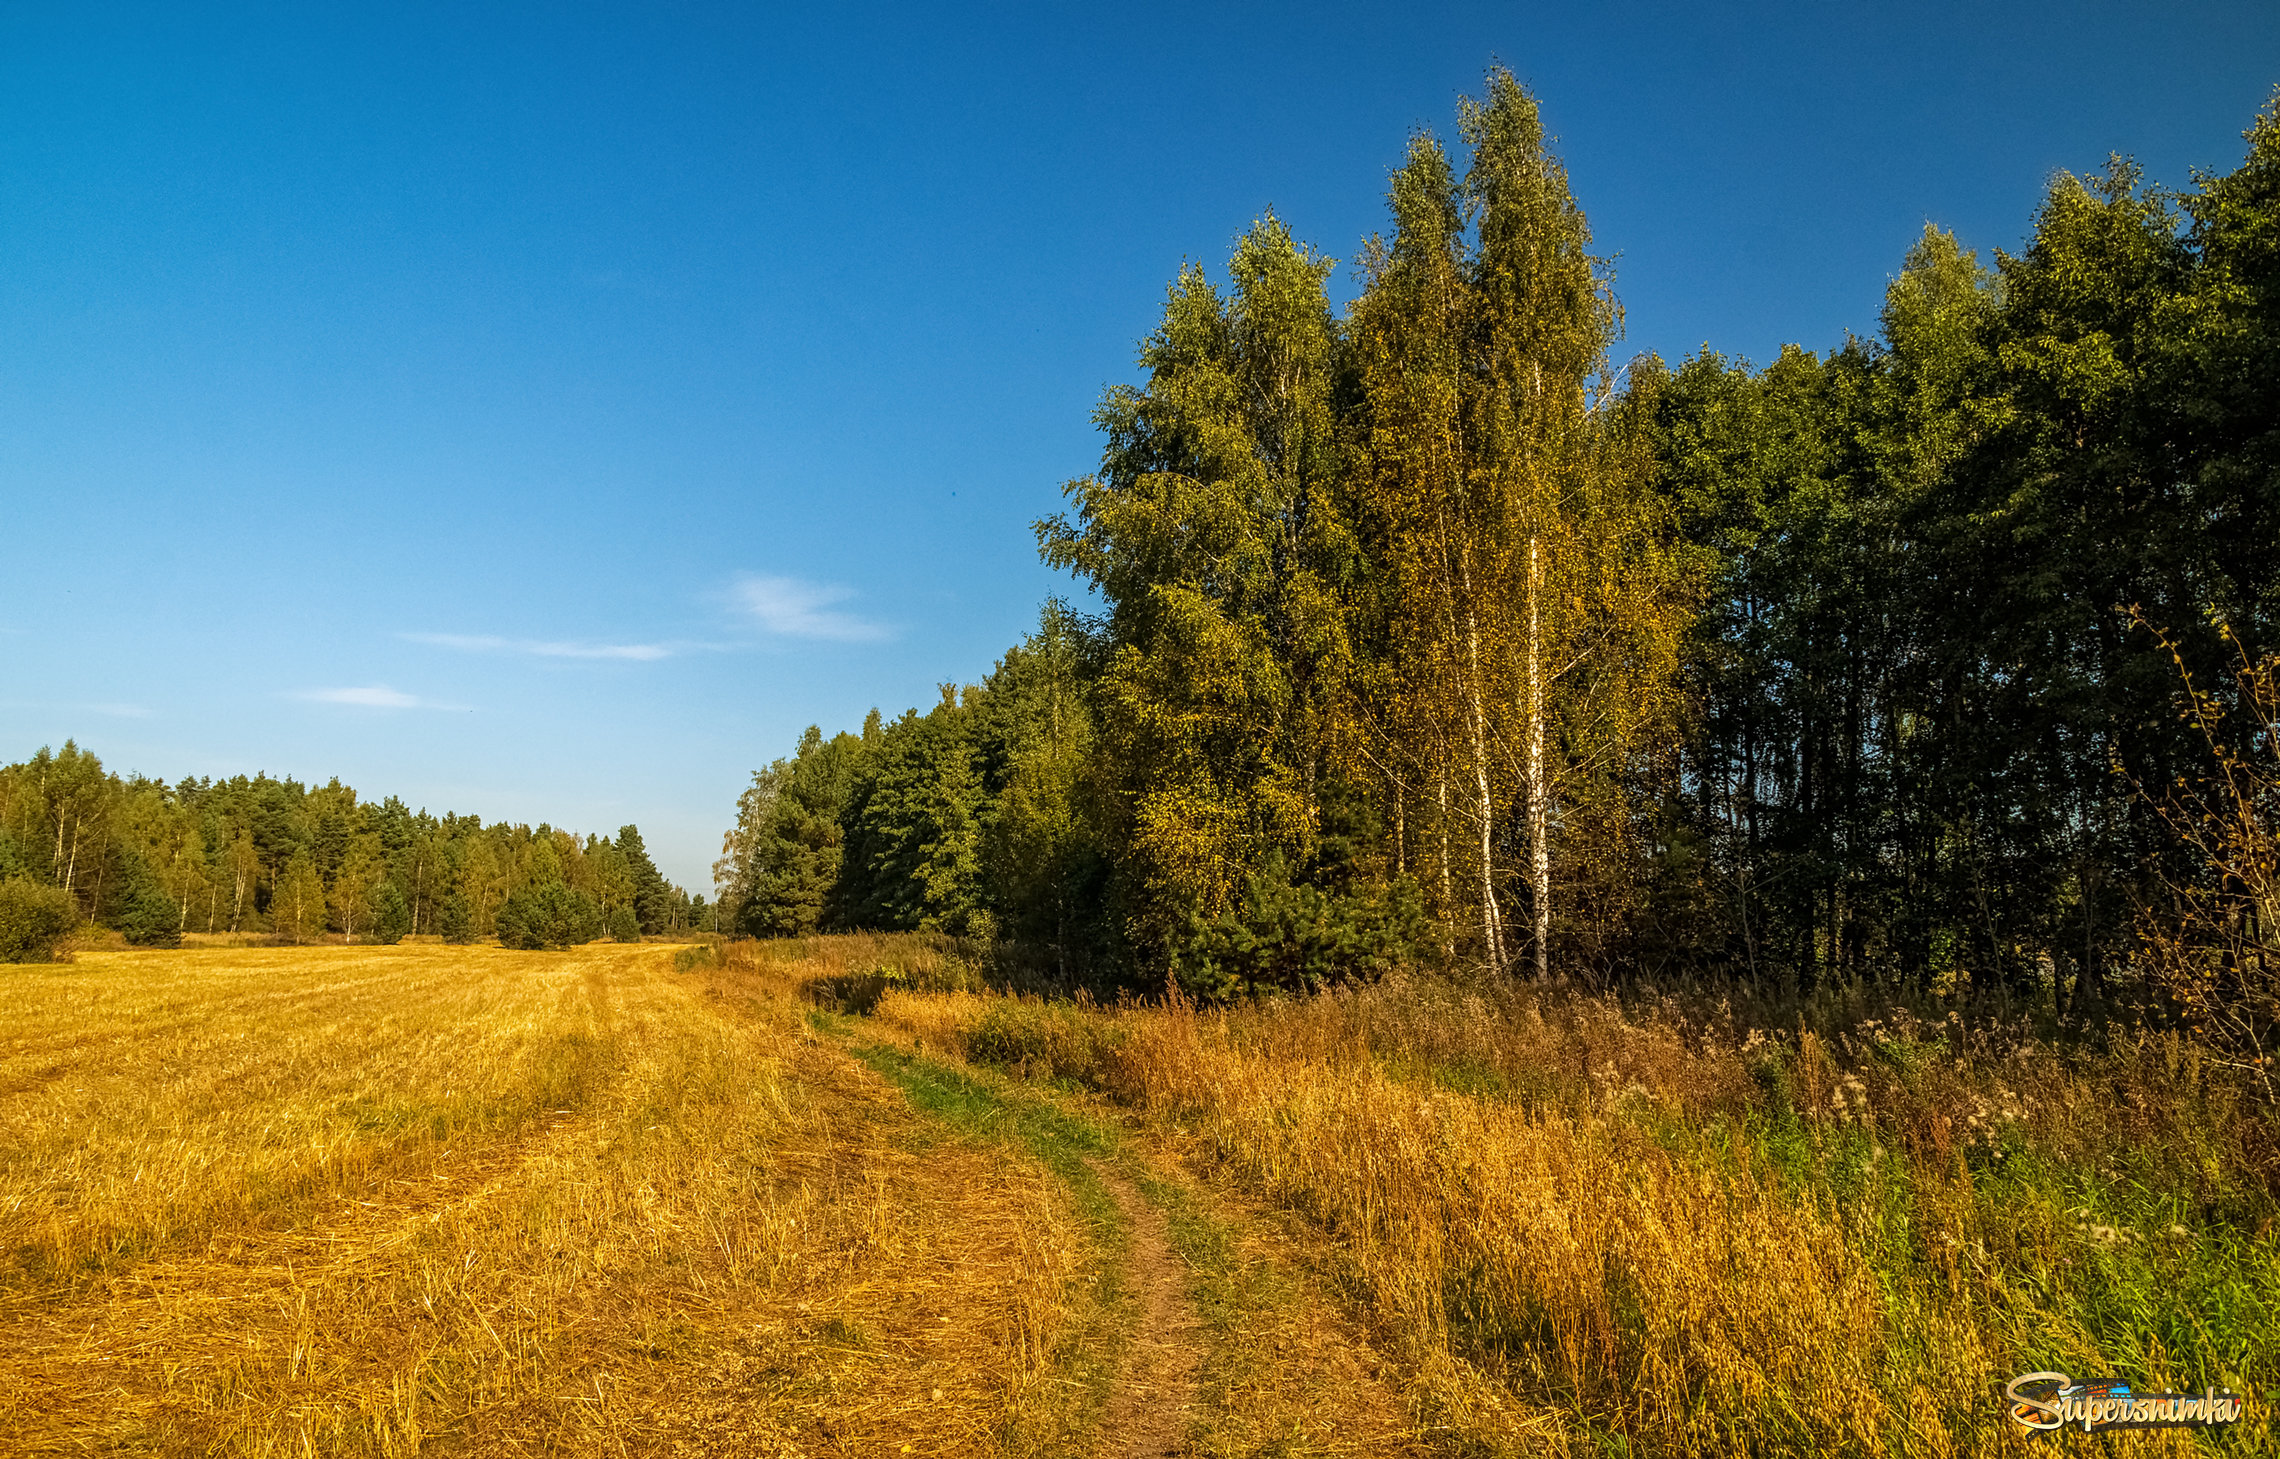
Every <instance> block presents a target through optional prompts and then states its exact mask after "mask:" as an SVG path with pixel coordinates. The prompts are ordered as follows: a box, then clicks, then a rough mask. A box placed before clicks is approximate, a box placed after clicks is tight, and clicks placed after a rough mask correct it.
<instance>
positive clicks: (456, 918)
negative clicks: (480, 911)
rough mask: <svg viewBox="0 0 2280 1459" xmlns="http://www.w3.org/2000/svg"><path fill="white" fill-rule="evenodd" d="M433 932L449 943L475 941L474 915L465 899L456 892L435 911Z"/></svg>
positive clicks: (446, 898)
mask: <svg viewBox="0 0 2280 1459" xmlns="http://www.w3.org/2000/svg"><path fill="white" fill-rule="evenodd" d="M435 930H436V931H438V932H440V933H442V934H443V940H444V941H445V942H450V943H462V944H463V943H469V942H473V941H474V940H475V913H474V909H472V908H470V907H469V906H468V905H467V899H466V898H465V897H463V896H461V895H459V893H457V892H453V893H452V894H451V895H450V896H448V897H445V898H444V899H443V905H442V907H440V908H438V909H437V911H436V918H435Z"/></svg>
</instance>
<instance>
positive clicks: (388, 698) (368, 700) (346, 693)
mask: <svg viewBox="0 0 2280 1459" xmlns="http://www.w3.org/2000/svg"><path fill="white" fill-rule="evenodd" d="M291 697H292V698H295V699H305V700H307V701H309V702H310V703H312V704H349V705H354V706H356V707H357V708H359V709H465V708H466V707H467V706H466V705H464V704H438V703H437V702H435V701H434V700H432V699H422V698H420V697H419V696H418V695H416V694H406V693H404V692H403V691H402V690H401V689H391V688H389V687H388V686H387V685H385V684H366V685H362V686H359V687H355V688H347V689H297V690H295V691H294V692H293V694H292V696H291Z"/></svg>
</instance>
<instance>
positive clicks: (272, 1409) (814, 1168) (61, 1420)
mask: <svg viewBox="0 0 2280 1459" xmlns="http://www.w3.org/2000/svg"><path fill="white" fill-rule="evenodd" d="M674 960H675V949H673V948H670V947H654V948H641V947H629V948H618V947H606V946H598V947H594V948H587V949H578V950H573V951H571V952H568V953H562V954H529V953H509V952H503V951H500V950H497V949H482V948H472V949H470V948H443V947H402V948H395V949H379V948H323V949H313V948H312V949H276V950H263V949H243V950H241V949H215V950H201V951H181V952H162V953H120V952H100V951H98V952H90V953H86V954H83V955H82V956H81V958H80V960H79V961H78V962H77V963H76V964H72V965H68V966H60V967H30V968H23V969H11V970H9V971H8V972H7V973H5V974H0V1030H4V1031H5V1032H4V1033H0V1253H4V1254H5V1255H4V1256H0V1261H4V1262H5V1266H4V1267H0V1329H4V1330H5V1331H6V1332H7V1333H8V1334H9V1339H8V1341H7V1342H6V1343H5V1344H0V1433H4V1434H6V1435H7V1436H8V1439H7V1443H6V1445H5V1447H6V1448H7V1450H8V1451H9V1452H12V1453H81V1452H90V1451H111V1450H121V1451H134V1452H157V1453H200V1454H206V1453H218V1454H248V1455H251V1454H283V1453H296V1454H298V1453H325V1454H376V1455H406V1454H413V1453H460V1452H464V1453H482V1454H512V1453H537V1452H579V1453H585V1452H595V1453H641V1452H659V1453H662V1452H686V1453H706V1452H746V1453H763V1454H772V1453H790V1452H797V1451H801V1450H805V1451H808V1452H827V1451H828V1450H829V1449H831V1448H841V1449H848V1450H852V1451H855V1452H882V1451H883V1452H895V1451H896V1450H897V1449H899V1447H900V1445H901V1444H903V1443H909V1442H912V1441H913V1440H914V1439H916V1438H923V1439H924V1440H925V1441H926V1442H927V1443H928V1445H929V1447H930V1449H931V1450H932V1451H933V1452H940V1453H997V1452H1003V1451H1004V1450H1005V1444H1006V1439H1007V1436H1008V1435H1009V1434H1020V1433H1032V1432H1034V1433H1052V1432H1058V1430H1057V1429H1056V1428H1055V1427H1054V1423H1053V1422H1051V1421H1050V1420H1051V1418H1052V1415H1053V1412H1054V1411H1055V1410H1054V1405H1056V1404H1058V1403H1059V1402H1060V1398H1059V1396H1058V1394H1056V1393H1054V1392H1052V1391H1050V1390H1051V1388H1052V1385H1051V1383H1050V1366H1051V1362H1052V1357H1053V1352H1054V1347H1055V1341H1056V1335H1057V1324H1059V1323H1060V1322H1061V1321H1062V1320H1063V1316H1064V1313H1065V1311H1066V1305H1067V1288H1068V1285H1069V1283H1070V1280H1071V1274H1072V1273H1073V1271H1074V1269H1075V1265H1076V1260H1077V1258H1076V1252H1077V1249H1078V1247H1079V1244H1080V1242H1081V1233H1080V1232H1078V1231H1077V1230H1075V1229H1074V1224H1073V1221H1072V1218H1071V1216H1070V1213H1069V1211H1068V1210H1067V1207H1066V1201H1065V1199H1064V1197H1063V1195H1062V1194H1061V1193H1060V1192H1059V1190H1058V1189H1057V1187H1056V1186H1055V1185H1054V1183H1053V1182H1052V1181H1051V1180H1050V1179H1049V1178H1048V1177H1047V1176H1046V1174H1045V1173H1044V1172H1042V1171H1040V1170H1037V1169H1035V1168H1033V1167H1030V1166H1026V1165H1024V1164H1023V1163H1022V1162H1020V1161H1018V1160H1016V1161H1009V1160H1007V1159H1006V1158H1005V1157H1004V1155H1003V1152H999V1151H994V1150H985V1149H981V1148H978V1147H977V1148H967V1147H964V1146H960V1145H958V1144H956V1143H955V1142H951V1143H947V1144H946V1143H944V1142H941V1141H939V1140H936V1139H934V1138H933V1137H932V1136H931V1135H930V1134H929V1133H928V1132H927V1131H926V1130H925V1129H924V1128H923V1126H922V1123H921V1122H920V1121H919V1120H917V1119H916V1117H914V1116H913V1115H912V1114H911V1112H910V1111H909V1110H908V1109H907V1108H906V1107H905V1106H904V1105H903V1103H902V1101H901V1100H900V1099H899V1097H897V1096H895V1094H894V1093H893V1091H891V1090H889V1089H887V1088H885V1087H884V1086H883V1085H881V1083H880V1082H879V1081H878V1080H877V1079H875V1078H872V1077H870V1076H869V1075H867V1074H866V1073H865V1072H864V1071H862V1070H860V1069H859V1068H857V1067H855V1066H853V1065H852V1064H850V1063H849V1062H848V1061H846V1060H845V1059H843V1058H840V1057H837V1056H836V1055H832V1054H830V1053H829V1052H828V1051H826V1050H823V1049H821V1048H819V1047H817V1046H816V1045H815V1044H814V1043H813V1042H812V1040H811V1039H810V1037H809V1036H808V1035H807V1033H806V1031H805V1028H804V1025H803V1024H802V1022H801V1015H800V1010H799V1009H798V1008H796V1007H794V1006H793V1005H791V1004H790V1003H788V1002H787V1001H785V1000H784V999H782V998H781V997H777V996H771V995H769V994H768V993H767V991H766V990H765V989H759V988H756V987H753V986H751V985H750V984H749V980H742V979H740V978H739V977H738V976H736V974H735V973H734V970H732V969H721V968H717V967H715V968H712V969H710V970H709V971H708V970H703V969H700V970H695V971H692V972H682V973H676V972H675V971H674V970H673V964H674ZM1038 1413H1044V1414H1045V1415H1046V1418H1045V1419H1044V1420H1039V1419H1037V1418H1036V1417H1035V1416H1036V1415H1037V1414H1038Z"/></svg>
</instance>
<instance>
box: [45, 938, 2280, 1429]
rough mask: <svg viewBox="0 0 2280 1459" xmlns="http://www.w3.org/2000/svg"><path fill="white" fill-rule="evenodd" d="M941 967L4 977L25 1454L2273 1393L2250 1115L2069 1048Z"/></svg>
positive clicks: (1896, 1416) (1840, 1422) (90, 959)
mask: <svg viewBox="0 0 2280 1459" xmlns="http://www.w3.org/2000/svg"><path fill="white" fill-rule="evenodd" d="M972 981H973V980H972V978H971V977H970V974H969V973H968V971H967V970H966V969H965V968H963V967H962V965H960V964H959V963H958V962H957V959H956V950H955V949H954V948H952V947H951V946H949V945H948V944H946V943H943V942H940V941H930V940H926V939H920V938H899V939H887V938H861V937H850V938H831V939H816V940H812V941H808V942H794V943H774V944H759V945H753V944H734V945H731V946H730V947H728V948H727V949H725V950H723V951H722V952H720V953H717V954H716V953H714V952H712V951H709V950H705V949H696V948H674V947H667V946H658V945H648V946H617V945H609V944H597V945H594V946H591V947H587V948H583V949H577V950H573V951H569V952H563V953H523V952H506V951H502V950H499V949H494V948H482V947H473V948H453V947H443V946H436V945H428V946H418V945H404V946H397V947H392V948H379V947H353V948H351V947H322V948H298V949H294V948H275V949H270V948H221V947H213V948H195V949H185V950H180V951H168V952H124V951H102V952H85V953H82V954H81V955H80V957H79V959H78V960H77V961H76V962H74V963H69V964H59V965H29V966H18V967H9V968H6V969H0V1332H4V1333H5V1334H6V1340H5V1341H4V1342H0V1452H7V1453H23V1454H82V1453H166V1454H174V1453H181V1454H246V1455H254V1454H276V1455H285V1454H336V1453H337V1454H379V1455H406V1454H415V1453H417V1454H538V1453H558V1454H587V1453H596V1454H689V1455H711V1454H722V1455H727V1454H737V1455H769V1456H776V1455H826V1454H848V1455H870V1454H895V1453H905V1452H907V1453H916V1454H976V1455H981V1454H1018V1455H1077V1454H1102V1455H1127V1454H1132V1455H1137V1454H1160V1453H1191V1454H1209V1455H1234V1454H1275V1455H1313V1454H1320V1455H1329V1454H1417V1455H1424V1454H1484V1455H1485V1454H1573V1455H1599V1454H1658V1455H1662V1454H1668V1455H1690V1454H1721V1453H1722V1454H1789V1453H1852V1454H1863V1455H1867V1454H1923V1455H1938V1454H1976V1453H1999V1452H2011V1451H2018V1452H2026V1451H2027V1449H2028V1447H2029V1445H2030V1441H2028V1440H2026V1439H2024V1438H2022V1437H2020V1436H2018V1435H2016V1434H2014V1433H2013V1432H2012V1431H2011V1430H2010V1429H2009V1427H2008V1425H2006V1424H2005V1423H2004V1422H2003V1421H2001V1420H2000V1418H1999V1416H1998V1412H1997V1403H1996V1398H1995V1389H1996V1385H1997V1384H1999V1383H2000V1382H2001V1380H2002V1379H2004V1378H2006V1377H2008V1376H2011V1375H2012V1374H2015V1373H2018V1372H2021V1371H2026V1370H2029V1369H2034V1368H2058V1369H2064V1370H2066V1371H2068V1372H2071V1373H2074V1374H2076V1375H2078V1376H2085V1377H2108V1376H2111V1377H2120V1378H2128V1379H2130V1380H2132V1381H2133V1382H2136V1383H2138V1384H2139V1385H2140V1386H2141V1388H2142V1387H2162V1386H2176V1387H2180V1388H2188V1387H2190V1388H2197V1387H2200V1386H2202V1385H2204V1384H2221V1385H2225V1386H2229V1387H2231V1388H2233V1389H2235V1390H2236V1391H2244V1392H2247V1393H2249V1394H2250V1395H2251V1410H2250V1415H2249V1418H2248V1420H2247V1421H2245V1422H2244V1423H2243V1424H2241V1425H2240V1426H2239V1427H2238V1428H2237V1429H2235V1430H2232V1431H2229V1432H2227V1433H2224V1434H2221V1435H2202V1436H2198V1437H2196V1436H2192V1435H2188V1434H2183V1433H2176V1432H2167V1433H2148V1434H2122V1435H2100V1436H2097V1437H2094V1438H2089V1439H2084V1438H2082V1437H2080V1436H2068V1437H2064V1438H2060V1439H2057V1440H2041V1441H2034V1442H2039V1443H2042V1444H2055V1445H2057V1446H2058V1447H2059V1448H2060V1449H2063V1450H2066V1451H2069V1452H2071V1451H2082V1452H2090V1451H2092V1450H2095V1451H2096V1452H2101V1453H2104V1452H2112V1453H2132V1454H2183V1453H2189V1452H2225V1453H2242V1454H2249V1453H2259V1454H2261V1453H2273V1452H2276V1446H2275V1441H2274V1439H2273V1436H2272V1433H2271V1428H2270V1423H2269V1413H2270V1410H2269V1408H2268V1407H2266V1406H2265V1405H2266V1403H2267V1401H2268V1399H2267V1395H2268V1394H2269V1392H2270V1391H2271V1388H2272V1386H2273V1380H2274V1378H2275V1375H2280V1233H2276V1232H2275V1229H2274V1224H2275V1223H2274V1215H2275V1207H2274V1202H2273V1200H2272V1196H2271V1183H2272V1172H2273V1169H2274V1163H2273V1162H2274V1158H2275V1151H2274V1143H2273V1135H2272V1131H2271V1127H2270V1123H2269V1121H2268V1119H2266V1118H2265V1117H2263V1116H2261V1115H2259V1114H2258V1113H2256V1112H2255V1111H2253V1110H2250V1109H2248V1108H2245V1107H2242V1106H2240V1105H2238V1104H2237V1103H2236V1102H2234V1101H2232V1100H2231V1099H2230V1097H2229V1096H2227V1095H2226V1094H2225V1093H2224V1090H2225V1088H2226V1086H2225V1084H2224V1082H2223V1081H2222V1080H2221V1079H2216V1078H2213V1077H2211V1075H2210V1071H2208V1070H2205V1069H2203V1068H2201V1067H2199V1065H2198V1064H2197V1062H2196V1056H2195V1055H2194V1053H2193V1051H2192V1049H2191V1048H2190V1046H2188V1045H2183V1044H2177V1043H2163V1042H2157V1041H2149V1042H2142V1043H2132V1044H2126V1045H2116V1046H2114V1047H2111V1048H2108V1049H2106V1050H2103V1051H2101V1052H2098V1053H2096V1054H2086V1053H2081V1052H2073V1053H2062V1052H2061V1051H2057V1050H2053V1049H2049V1048H2046V1047H2043V1046H2040V1045H2037V1044H2035V1043H2033V1042H2032V1041H2031V1040H2029V1039H2026V1038H2025V1037H2024V1036H2023V1035H2019V1036H2013V1037H1998V1036H1996V1035H1995V1034H1992V1033H1989V1032H1987V1031H1984V1030H1982V1031H1977V1032H1969V1033H1967V1032H1965V1031H1964V1030H1963V1029H1962V1028H1961V1027H1960V1026H1957V1025H1941V1026H1922V1025H1917V1024H1914V1023H1912V1022H1909V1021H1907V1020H1905V1019H1901V1020H1899V1021H1897V1022H1894V1021H1884V1022H1874V1023H1869V1024H1865V1025H1864V1024H1857V1023H1856V1024H1854V1025H1853V1026H1852V1028H1851V1031H1850V1032H1849V1033H1847V1034H1845V1035H1842V1036H1840V1035H1837V1034H1833V1033H1832V1034H1829V1035H1828V1036H1826V1037H1822V1036H1818V1035H1816V1034H1815V1033H1813V1032H1810V1031H1807V1032H1800V1031H1799V1030H1798V1029H1790V1030H1788V1031H1786V1032H1780V1031H1768V1030H1765V1029H1755V1028H1751V1027H1749V1026H1748V1021H1747V1020H1745V1019H1740V1018H1738V1017H1732V1016H1728V1017H1726V1018H1725V1019H1723V1020H1722V1021H1721V1020H1720V1019H1719V1018H1718V1017H1716V1016H1715V1015H1704V1014H1703V1013H1701V1012H1700V1011H1699V1010H1696V1011H1686V1010H1680V1009H1678V1008H1675V1007H1670V1008H1664V1009H1661V1010H1655V1009H1643V1008H1640V1007H1638V1006H1633V1007H1631V1008H1628V1009H1625V1008H1620V1007H1617V1006H1616V1005H1614V1004H1612V1003H1607V1002H1602V1001H1599V1000H1593V999H1589V998H1583V997H1578V996H1573V995H1564V994H1534V993H1527V992H1520V991H1505V992H1494V991H1487V990H1480V989H1473V990H1466V989H1459V988H1453V987H1449V986H1446V985H1442V984H1438V983H1432V982H1426V981H1408V980H1398V979H1397V980H1393V981H1391V982H1388V983H1386V984H1381V985H1379V986H1378V987H1376V988H1373V989H1368V990H1363V991H1359V992H1354V993H1348V994H1342V995H1337V996H1331V997H1325V998H1321V999H1317V1000H1312V1001H1307V1002H1294V1003H1281V1004H1269V1005H1260V1006H1254V1007H1249V1008H1239V1009H1231V1010H1224V1011H1217V1012H1211V1011H1199V1010H1195V1009H1187V1008H1165V1007H1145V1008H1144V1007H1128V1008H1120V1009H1100V1008H1093V1007H1090V1006H1086V1005H1072V1004H1065V1003H1063V1004H1047V1003H1039V1002H1035V1001H1024V1000H1018V999H1011V998H1005V997H1000V996H994V995H987V994H982V993H978V992H960V991H927V990H930V989H931V990H942V989H950V988H955V987H957V986H959V985H961V984H971V983H972Z"/></svg>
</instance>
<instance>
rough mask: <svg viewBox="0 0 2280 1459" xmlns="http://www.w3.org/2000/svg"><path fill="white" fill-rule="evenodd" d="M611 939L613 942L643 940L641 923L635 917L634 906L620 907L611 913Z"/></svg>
mask: <svg viewBox="0 0 2280 1459" xmlns="http://www.w3.org/2000/svg"><path fill="white" fill-rule="evenodd" d="M610 940H611V941H612V942H639V941H641V924H640V923H639V922H638V921H636V920H635V919H634V915H633V908H631V907H620V908H618V909H617V910H616V911H615V912H612V913H610Z"/></svg>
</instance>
